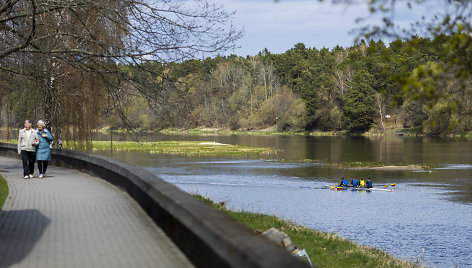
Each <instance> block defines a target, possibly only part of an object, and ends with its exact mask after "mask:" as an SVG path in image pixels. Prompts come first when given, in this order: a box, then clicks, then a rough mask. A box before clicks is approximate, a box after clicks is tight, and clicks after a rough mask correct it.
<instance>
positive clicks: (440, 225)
mask: <svg viewBox="0 0 472 268" xmlns="http://www.w3.org/2000/svg"><path fill="white" fill-rule="evenodd" d="M102 138H103V139H106V137H102ZM141 139H143V137H141ZM144 139H147V140H205V141H216V142H221V143H229V144H240V145H249V146H258V147H260V146H265V147H273V148H276V149H278V150H279V152H278V153H277V154H275V155H270V156H264V157H256V158H254V157H247V158H238V159H234V158H233V159H221V158H187V157H180V156H169V155H157V154H148V153H134V152H133V153H131V152H113V153H110V152H101V153H103V154H108V155H109V154H111V156H112V157H115V158H118V159H121V160H123V161H125V162H128V163H131V164H134V165H139V166H143V167H145V168H147V169H148V170H150V171H151V172H153V173H154V174H156V175H157V176H159V177H161V178H162V179H164V180H166V181H169V182H171V183H173V184H175V185H177V186H178V187H180V188H181V189H183V190H184V191H187V192H190V193H198V194H201V195H205V196H207V197H209V198H211V199H212V200H214V201H224V202H225V203H226V205H227V206H228V207H229V208H231V209H237V210H245V211H252V212H261V213H266V214H272V215H277V216H279V217H281V218H284V219H289V220H292V221H294V222H296V223H298V224H302V225H305V226H308V227H310V228H313V229H319V230H322V231H326V232H334V233H337V234H339V235H341V236H343V237H346V238H349V239H351V240H353V241H355V242H357V243H360V244H364V245H369V246H374V247H378V248H380V249H383V250H385V251H388V252H390V253H392V254H394V255H395V256H397V257H399V258H403V259H413V260H416V259H419V260H420V261H423V263H424V264H426V265H427V266H438V267H454V266H459V267H472V252H471V251H472V142H471V141H469V140H466V139H441V138H427V137H393V136H389V137H305V136H150V137H145V138H144ZM275 159H284V161H283V162H275V161H271V160H275ZM300 159H315V160H319V161H322V162H348V161H376V162H385V163H391V164H399V163H403V164H428V165H434V166H437V167H436V168H433V169H429V170H426V171H425V170H420V171H411V170H354V169H343V168H334V167H326V166H323V165H320V164H319V163H300V162H297V161H296V160H300ZM291 160H293V161H292V162H290V161H291ZM340 177H348V178H350V177H358V178H359V177H364V178H365V177H371V178H373V179H374V185H378V186H380V187H381V186H382V185H383V184H386V183H388V184H391V183H396V186H395V191H393V192H384V191H378V192H357V191H356V192H354V191H331V190H329V189H321V188H323V187H324V186H326V185H332V184H334V183H337V182H338V181H339V178H340Z"/></svg>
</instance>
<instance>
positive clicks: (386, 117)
mask: <svg viewBox="0 0 472 268" xmlns="http://www.w3.org/2000/svg"><path fill="white" fill-rule="evenodd" d="M450 44H451V41H450V37H447V36H438V37H436V38H434V39H428V38H419V37H417V38H413V39H412V40H411V41H401V40H397V41H394V42H392V43H390V44H385V43H384V42H382V41H370V42H364V41H361V42H360V43H359V44H356V45H354V46H351V47H346V48H343V47H340V46H337V47H335V48H332V49H327V48H322V49H317V48H310V47H307V46H305V45H304V44H302V43H298V44H296V45H295V46H294V47H293V48H291V49H289V50H288V51H286V52H285V53H282V54H273V53H271V52H270V51H268V50H267V49H265V50H263V51H261V52H260V53H259V54H258V55H255V56H247V57H239V56H235V55H231V56H225V57H223V56H216V57H212V58H206V59H204V60H197V59H191V60H186V61H180V62H173V63H166V64H159V63H151V62H149V63H140V64H135V65H133V64H120V65H119V66H118V68H119V72H120V75H119V76H117V77H116V80H117V82H116V83H118V84H119V87H118V88H119V90H121V91H123V92H126V94H124V95H123V96H125V97H123V99H122V100H120V105H122V107H121V108H122V109H120V111H122V112H121V113H110V112H109V111H108V109H106V107H109V105H107V104H106V102H109V101H110V100H109V99H107V97H103V98H101V99H100V96H101V95H100V94H95V95H94V96H96V97H95V98H92V99H91V100H90V101H91V102H93V105H91V106H90V107H93V109H99V110H101V113H100V114H101V115H102V116H101V117H100V118H95V119H94V121H93V124H94V125H95V127H96V128H101V127H113V128H114V129H117V128H124V127H126V128H132V129H139V130H158V129H163V128H185V129H187V128H196V127H213V128H229V129H244V130H256V129H266V128H274V127H276V128H277V129H278V130H296V131H299V130H300V131H302V130H306V131H336V132H338V131H341V132H346V133H364V132H367V131H373V132H383V131H386V130H391V129H395V130H399V129H408V130H409V131H414V132H416V133H424V134H428V135H447V134H462V133H466V132H468V131H471V130H472V105H471V103H470V102H472V85H471V83H470V78H469V76H468V73H467V72H461V71H460V70H461V68H462V67H461V66H460V64H459V63H457V64H455V63H454V62H452V63H451V60H450V57H449V56H448V51H449V49H453V48H451V45H450ZM463 53H464V54H467V55H468V54H470V53H471V51H464V52H463ZM143 65H146V66H143ZM143 70H146V71H143ZM149 70H152V71H151V72H149ZM3 75H8V74H3ZM124 78H126V79H124ZM5 81H7V80H5ZM8 81H9V87H13V88H15V90H11V91H10V92H11V94H9V95H8V96H7V95H4V96H2V105H3V109H2V118H1V125H2V126H5V125H6V124H8V125H10V126H20V125H21V122H22V121H23V120H24V119H25V118H27V117H35V118H39V117H41V116H42V110H41V100H40V99H35V98H30V97H29V94H30V93H31V92H32V88H34V87H35V85H34V83H31V82H29V81H22V80H14V79H13V80H12V79H9V80H8ZM12 81H13V82H12ZM77 86H83V85H81V84H77ZM103 96H105V94H103ZM97 97H98V99H97ZM90 107H89V109H91V108H90ZM77 109H80V108H79V107H77ZM76 120H77V121H80V120H81V119H80V118H76Z"/></svg>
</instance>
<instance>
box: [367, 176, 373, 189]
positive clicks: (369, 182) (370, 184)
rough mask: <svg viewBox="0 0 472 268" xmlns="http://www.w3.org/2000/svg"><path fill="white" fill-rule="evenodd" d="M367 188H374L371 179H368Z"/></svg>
mask: <svg viewBox="0 0 472 268" xmlns="http://www.w3.org/2000/svg"><path fill="white" fill-rule="evenodd" d="M366 187H367V188H372V181H371V180H370V178H368V179H367V184H366Z"/></svg>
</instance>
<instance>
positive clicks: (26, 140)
mask: <svg viewBox="0 0 472 268" xmlns="http://www.w3.org/2000/svg"><path fill="white" fill-rule="evenodd" d="M37 144H38V133H37V132H36V130H34V129H32V128H31V121H29V120H26V121H25V128H23V129H20V132H19V134H18V155H21V160H22V161H23V176H24V178H25V179H28V178H30V179H31V178H33V173H34V162H35V161H36V145H37Z"/></svg>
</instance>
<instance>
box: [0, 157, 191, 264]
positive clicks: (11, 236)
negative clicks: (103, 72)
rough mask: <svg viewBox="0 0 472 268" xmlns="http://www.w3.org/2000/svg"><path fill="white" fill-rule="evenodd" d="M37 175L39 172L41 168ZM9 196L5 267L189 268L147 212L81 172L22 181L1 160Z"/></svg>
mask: <svg viewBox="0 0 472 268" xmlns="http://www.w3.org/2000/svg"><path fill="white" fill-rule="evenodd" d="M36 172H37V170H36ZM0 173H1V174H2V175H3V176H4V177H5V178H6V180H7V182H8V187H9V188H10V194H9V196H8V197H7V200H6V202H5V204H4V206H3V210H2V211H0V267H191V266H192V265H191V264H190V262H189V261H188V260H187V258H186V257H185V256H184V255H183V253H181V252H180V251H179V249H178V248H177V247H176V246H175V245H174V244H173V243H172V241H171V240H170V239H169V238H168V237H167V236H166V235H165V233H164V232H163V231H162V230H161V229H159V228H158V227H157V225H156V224H155V223H154V222H153V221H152V220H151V218H149V216H148V215H147V214H146V213H145V212H144V210H142V209H141V207H140V206H139V205H138V204H137V203H136V202H135V201H134V200H133V199H131V198H130V197H129V196H128V195H127V194H126V193H125V192H123V191H121V190H120V189H118V188H117V187H115V186H113V185H111V184H109V183H107V182H105V181H103V180H101V179H98V178H95V177H92V176H89V175H87V174H84V173H80V172H78V171H76V170H70V169H64V168H59V167H55V166H51V167H49V168H48V175H49V177H46V178H45V179H42V180H40V179H38V178H37V175H38V174H37V173H36V174H35V175H36V177H35V178H34V179H28V180H25V179H23V178H22V168H21V161H20V160H19V159H13V158H5V157H0Z"/></svg>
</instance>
